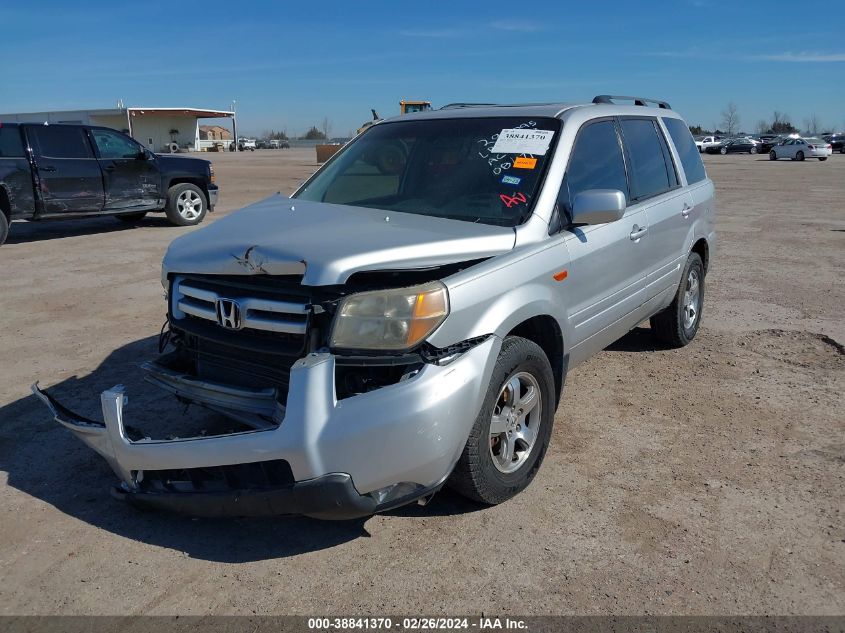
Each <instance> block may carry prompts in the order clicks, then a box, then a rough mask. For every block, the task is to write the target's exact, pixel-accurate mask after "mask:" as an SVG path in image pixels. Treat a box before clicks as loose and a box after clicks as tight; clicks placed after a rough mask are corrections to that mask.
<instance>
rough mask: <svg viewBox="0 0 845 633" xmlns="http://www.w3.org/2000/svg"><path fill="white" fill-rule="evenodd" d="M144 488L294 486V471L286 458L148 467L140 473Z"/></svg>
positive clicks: (224, 489) (149, 490) (191, 489)
mask: <svg viewBox="0 0 845 633" xmlns="http://www.w3.org/2000/svg"><path fill="white" fill-rule="evenodd" d="M139 479H140V481H139V482H138V488H139V490H140V491H141V492H147V493H164V492H227V491H231V490H267V489H273V488H284V487H289V486H293V484H294V478H293V471H292V470H291V468H290V464H288V463H287V462H286V461H285V460H283V459H274V460H271V461H266V462H253V463H251V464H234V465H231V466H209V467H204V468H179V469H172V470H145V471H143V473H139Z"/></svg>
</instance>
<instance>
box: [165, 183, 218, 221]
mask: <svg viewBox="0 0 845 633" xmlns="http://www.w3.org/2000/svg"><path fill="white" fill-rule="evenodd" d="M164 212H165V214H166V215H167V219H168V220H170V223H171V224H175V225H176V226H194V225H196V224H199V223H200V222H202V221H203V218H205V214H206V213H208V200H206V198H205V193H203V190H202V189H200V188H199V187H197V186H196V185H192V184H191V183H189V182H183V183H179V184H178V185H173V186H172V187H171V188H170V189H168V190H167V205H166V206H165V207H164Z"/></svg>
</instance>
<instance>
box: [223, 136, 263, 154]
mask: <svg viewBox="0 0 845 633" xmlns="http://www.w3.org/2000/svg"><path fill="white" fill-rule="evenodd" d="M255 145H256V144H255V139H254V138H246V137H245V136H240V137H238V146H237V147H238V151H239V152H245V151H247V150H249V151H251V152H254V151H255ZM229 151H232V152H234V151H235V142H234V141H232V142H231V143H230V144H229Z"/></svg>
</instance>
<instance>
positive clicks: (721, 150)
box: [719, 147, 728, 155]
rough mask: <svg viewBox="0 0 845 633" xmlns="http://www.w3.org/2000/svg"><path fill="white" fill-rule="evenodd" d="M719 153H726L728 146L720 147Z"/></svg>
mask: <svg viewBox="0 0 845 633" xmlns="http://www.w3.org/2000/svg"><path fill="white" fill-rule="evenodd" d="M719 153H720V154H722V155H724V154H727V153H728V148H727V147H723V148H722V149H720V150H719Z"/></svg>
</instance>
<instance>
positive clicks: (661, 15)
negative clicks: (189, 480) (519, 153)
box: [0, 0, 845, 136]
mask: <svg viewBox="0 0 845 633" xmlns="http://www.w3.org/2000/svg"><path fill="white" fill-rule="evenodd" d="M2 13H3V21H4V24H5V25H6V26H7V28H5V29H3V37H2V38H0V77H2V84H0V86H2V87H0V112H28V111H38V110H45V109H73V108H90V107H111V106H113V105H114V104H115V102H116V100H117V99H123V100H124V102H125V103H126V104H127V105H131V106H148V107H149V106H151V105H154V106H194V107H213V108H223V109H228V108H229V106H230V105H231V102H232V100H233V99H236V100H237V110H238V120H239V124H240V126H241V129H242V130H244V131H245V132H246V133H250V134H258V133H260V132H261V131H262V130H265V129H269V128H275V129H287V130H288V132H289V133H299V132H301V131H302V130H304V129H306V128H307V127H309V126H310V125H312V124H317V125H319V123H320V121H321V120H322V119H323V118H324V117H328V119H329V120H330V121H331V134H332V135H333V136H345V135H346V134H347V133H349V132H350V131H353V130H354V129H355V128H357V127H358V126H359V125H360V124H361V123H363V122H364V121H366V120H368V119H369V118H370V108H375V109H376V110H377V111H378V112H379V113H380V114H381V115H382V116H390V115H394V114H397V113H398V109H399V106H398V102H399V100H400V99H402V98H409V99H411V98H418V99H429V100H431V101H433V102H434V104H435V107H437V106H438V105H443V104H445V103H449V102H453V101H479V102H503V103H514V102H525V101H528V102H531V101H579V100H589V99H591V98H592V97H593V96H594V95H596V94H601V93H612V94H636V95H642V96H647V97H657V98H661V99H666V100H668V101H669V102H670V103H671V104H672V106H673V107H674V108H675V109H676V110H678V111H679V112H681V114H683V115H684V116H685V118H686V119H687V121H688V122H689V123H690V124H696V123H700V124H701V125H703V126H705V127H706V126H712V125H714V124H718V123H719V121H720V120H721V115H720V112H721V111H722V110H724V108H725V106H726V104H727V103H728V102H729V101H733V102H735V103H736V105H737V107H738V108H739V114H740V119H741V127H742V128H743V129H746V130H749V131H750V130H754V129H755V127H756V123H757V121H758V120H759V119H761V118H765V119H770V118H771V115H772V111H773V110H779V111H782V112H786V113H788V114H789V115H790V117H791V119H792V121H793V123H795V124H797V125H799V126H800V125H801V123H802V121H803V120H804V119H805V118H808V117H809V116H810V115H812V114H816V115H817V116H818V118H819V119H820V120H821V122H822V123H823V124H824V126H825V127H826V128H837V129H843V128H845V38H843V30H842V27H843V24H845V0H802V2H800V3H799V2H794V1H787V0H672V1H669V0H667V1H663V2H648V1H647V0H642V1H639V2H637V1H630V0H629V1H605V2H602V1H600V0H593V1H587V2H577V3H569V2H560V1H558V2H536V3H520V2H514V1H511V2H499V1H494V0H488V1H485V2H462V1H460V0H453V1H451V2H442V1H438V0H429V1H428V2H417V3H409V2H402V1H401V0H399V1H397V0H392V1H390V2H382V1H380V0H377V1H371V2H366V3H356V2H351V1H346V2H334V1H328V0H326V1H324V2H318V1H312V2H308V3H306V2H295V3H293V2H244V1H241V2H232V1H229V2H217V1H216V0H207V1H204V2H181V1H178V0H171V1H169V2H160V1H158V0H153V1H140V2H133V3H120V2H114V1H113V0H112V1H110V2H104V1H100V0H86V1H85V2H82V3H70V2H67V1H60V2H57V1H54V0H47V1H41V2H38V1H36V0H31V1H22V0H6V2H4V9H3V12H2Z"/></svg>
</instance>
